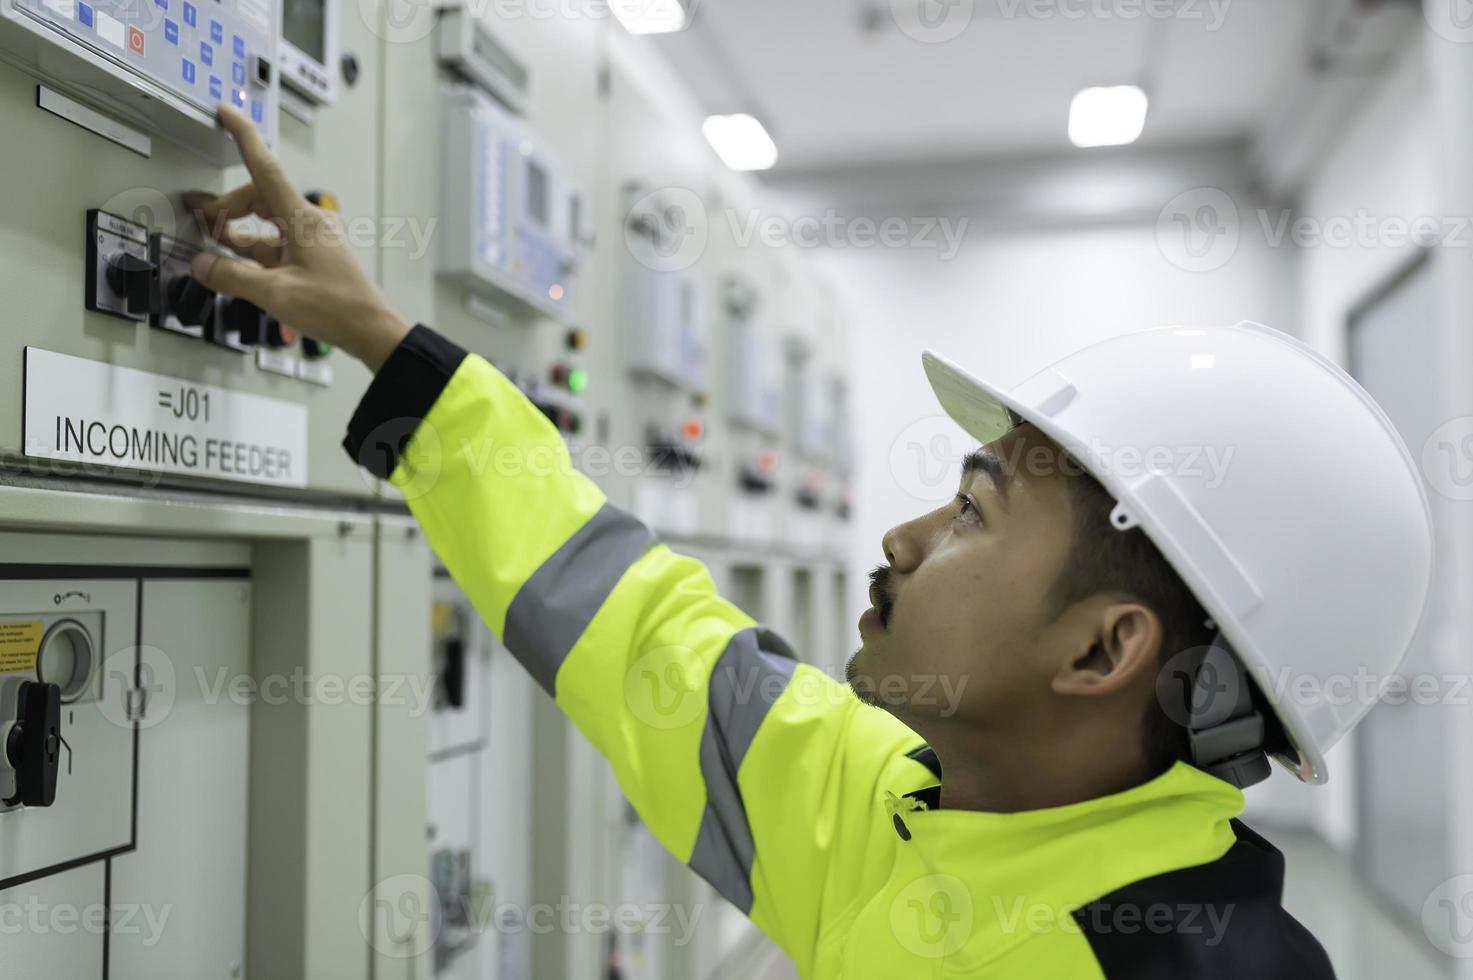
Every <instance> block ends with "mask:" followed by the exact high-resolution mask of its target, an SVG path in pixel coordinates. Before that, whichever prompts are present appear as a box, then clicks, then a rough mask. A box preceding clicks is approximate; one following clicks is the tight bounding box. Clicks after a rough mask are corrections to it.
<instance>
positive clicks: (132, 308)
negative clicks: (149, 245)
mask: <svg viewBox="0 0 1473 980" xmlns="http://www.w3.org/2000/svg"><path fill="white" fill-rule="evenodd" d="M154 268H155V267H154V264H153V263H152V262H150V261H148V259H146V258H144V257H143V256H141V255H134V254H133V253H132V252H119V253H117V254H116V255H114V256H113V257H112V258H111V259H109V260H108V263H107V284H108V285H109V286H110V287H112V291H113V292H115V293H117V294H118V295H119V296H121V297H122V298H123V302H124V303H126V304H127V306H128V312H129V313H132V314H133V315H134V316H142V315H144V314H148V313H152V312H153V272H154Z"/></svg>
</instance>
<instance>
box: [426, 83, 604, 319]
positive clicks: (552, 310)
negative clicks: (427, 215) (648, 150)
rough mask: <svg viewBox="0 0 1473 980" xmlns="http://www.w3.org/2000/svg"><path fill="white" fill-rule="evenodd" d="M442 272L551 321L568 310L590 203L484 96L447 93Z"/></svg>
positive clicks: (522, 127) (529, 135)
mask: <svg viewBox="0 0 1473 980" xmlns="http://www.w3.org/2000/svg"><path fill="white" fill-rule="evenodd" d="M441 111H442V117H441V134H442V135H441V138H442V143H443V149H444V167H443V173H442V185H441V189H440V193H441V207H440V214H441V227H442V228H443V233H442V234H441V236H440V239H441V243H442V244H441V251H440V271H441V272H442V273H445V274H447V275H452V276H457V277H460V278H461V279H462V280H463V281H464V283H465V284H466V286H467V287H468V288H469V289H471V290H473V291H475V292H477V293H480V294H483V295H486V296H488V297H490V298H492V299H494V300H500V301H509V302H510V303H511V304H512V305H514V306H518V307H521V308H523V309H529V310H531V311H533V312H535V313H540V314H542V315H544V316H548V317H552V318H554V319H564V318H565V317H566V315H567V311H568V310H569V308H570V302H571V298H572V293H573V287H574V282H573V280H574V275H575V273H576V271H577V268H578V263H579V259H580V253H581V251H582V249H583V248H584V247H585V246H586V244H587V233H586V232H585V230H584V229H585V228H586V227H587V222H588V220H589V219H588V213H587V212H588V204H587V199H586V196H585V195H584V193H583V192H582V191H581V190H579V189H577V188H576V187H574V186H572V185H571V184H570V183H569V182H568V180H567V178H566V177H565V171H564V170H563V168H562V167H561V165H560V164H559V163H558V162H557V160H556V159H555V158H554V157H553V156H552V155H551V154H550V153H549V152H548V151H547V150H546V149H545V148H544V147H543V146H542V145H541V143H540V140H539V139H538V137H537V134H536V133H535V132H534V131H533V130H532V129H531V127H529V126H527V125H526V124H525V123H524V122H522V121H520V120H517V119H515V118H513V117H512V116H511V115H509V114H508V113H507V112H505V111H504V110H503V109H501V108H500V107H498V106H497V105H496V103H495V102H493V101H492V100H491V98H490V97H489V96H487V95H485V94H484V93H482V92H480V91H478V90H475V89H470V88H452V89H448V90H446V92H445V93H444V96H443V101H442V109H441Z"/></svg>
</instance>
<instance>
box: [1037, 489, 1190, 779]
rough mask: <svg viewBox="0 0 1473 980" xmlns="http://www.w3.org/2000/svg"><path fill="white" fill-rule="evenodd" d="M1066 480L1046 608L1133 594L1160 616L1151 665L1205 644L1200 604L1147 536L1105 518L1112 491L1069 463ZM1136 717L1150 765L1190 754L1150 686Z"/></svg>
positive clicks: (1053, 611)
mask: <svg viewBox="0 0 1473 980" xmlns="http://www.w3.org/2000/svg"><path fill="white" fill-rule="evenodd" d="M1066 479H1067V480H1068V483H1069V509H1070V511H1071V513H1072V514H1073V524H1074V531H1073V546H1072V547H1071V548H1070V550H1069V557H1068V558H1067V559H1066V560H1065V562H1064V568H1063V570H1062V571H1060V572H1059V577H1058V578H1057V579H1055V580H1054V584H1053V586H1052V587H1051V588H1050V589H1049V594H1048V597H1047V602H1048V606H1049V609H1050V613H1049V614H1050V615H1051V616H1056V615H1058V614H1059V613H1062V612H1063V611H1064V610H1065V609H1067V608H1068V607H1069V606H1071V605H1073V604H1074V603H1076V602H1079V601H1080V600H1082V599H1087V598H1089V597H1090V596H1092V595H1096V594H1098V593H1100V592H1111V591H1118V592H1125V593H1128V594H1130V595H1132V596H1135V597H1136V599H1137V600H1139V601H1140V602H1142V603H1144V604H1145V605H1147V606H1149V607H1150V608H1151V609H1152V610H1154V611H1155V613H1156V615H1157V617H1159V618H1160V620H1161V650H1160V653H1159V654H1158V659H1157V667H1158V670H1159V668H1160V667H1163V666H1165V664H1166V663H1167V662H1168V661H1169V660H1170V659H1171V658H1172V657H1174V656H1176V655H1177V654H1178V653H1180V652H1182V651H1183V650H1187V649H1190V648H1192V647H1205V646H1206V645H1207V644H1209V643H1211V642H1212V637H1213V634H1214V632H1215V630H1214V629H1213V628H1211V627H1210V626H1208V625H1207V623H1208V616H1207V611H1206V610H1205V609H1203V608H1202V604H1201V603H1200V602H1198V601H1197V597H1196V596H1195V595H1193V594H1192V590H1191V589H1189V588H1187V585H1186V583H1185V582H1183V581H1182V580H1181V576H1180V575H1178V574H1177V573H1176V569H1174V568H1172V567H1171V564H1170V563H1169V562H1167V560H1166V559H1165V558H1164V557H1162V555H1161V552H1160V551H1158V550H1157V549H1156V546H1155V545H1154V544H1152V543H1151V539H1150V538H1148V537H1146V535H1145V532H1144V531H1142V530H1141V529H1140V528H1138V527H1133V528H1130V529H1129V530H1126V531H1122V530H1120V529H1119V528H1117V527H1115V526H1114V525H1113V524H1111V523H1110V511H1111V510H1113V509H1114V507H1115V498H1114V497H1111V496H1110V494H1109V491H1107V490H1106V489H1105V488H1104V487H1103V486H1101V485H1100V482H1099V481H1098V480H1096V479H1095V478H1094V477H1092V476H1090V475H1089V474H1088V473H1085V472H1083V471H1082V470H1079V469H1078V467H1070V469H1069V471H1068V474H1067V477H1066ZM1141 724H1142V729H1143V736H1144V739H1145V748H1146V761H1147V763H1148V764H1149V765H1150V767H1151V771H1152V772H1156V773H1160V772H1165V771H1166V770H1167V769H1169V768H1171V766H1172V764H1173V763H1174V762H1176V761H1177V760H1181V761H1183V762H1191V761H1192V755H1191V747H1190V745H1189V744H1188V742H1187V730H1186V728H1185V726H1183V725H1181V724H1179V723H1178V722H1176V721H1174V720H1172V718H1171V717H1170V716H1169V715H1167V713H1166V710H1165V709H1164V708H1163V707H1162V704H1161V699H1160V697H1158V696H1157V695H1156V694H1155V693H1154V690H1153V693H1152V696H1151V697H1150V698H1149V699H1148V700H1147V701H1146V711H1145V717H1144V718H1143V719H1142V722H1141Z"/></svg>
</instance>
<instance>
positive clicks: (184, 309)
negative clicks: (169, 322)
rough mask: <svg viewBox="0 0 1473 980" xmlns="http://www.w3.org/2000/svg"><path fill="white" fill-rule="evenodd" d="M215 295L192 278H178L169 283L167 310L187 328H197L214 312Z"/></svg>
mask: <svg viewBox="0 0 1473 980" xmlns="http://www.w3.org/2000/svg"><path fill="white" fill-rule="evenodd" d="M214 307H215V293H214V291H213V290H210V289H207V288H205V286H204V285H203V284H202V283H201V282H200V281H199V280H198V279H196V278H194V277H193V276H178V277H176V278H174V279H172V280H170V282H169V309H170V311H171V312H173V314H174V315H175V316H176V317H178V318H179V322H180V323H182V324H184V325H185V326H187V327H199V326H203V325H204V323H205V322H206V321H207V320H208V319H209V318H210V315H211V313H213V312H214Z"/></svg>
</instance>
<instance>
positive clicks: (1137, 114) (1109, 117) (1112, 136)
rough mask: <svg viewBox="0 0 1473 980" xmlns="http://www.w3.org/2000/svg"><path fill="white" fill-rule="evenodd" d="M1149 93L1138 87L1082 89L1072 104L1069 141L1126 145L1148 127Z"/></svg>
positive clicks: (1078, 144) (1095, 144) (1110, 86)
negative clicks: (1147, 94) (1147, 95)
mask: <svg viewBox="0 0 1473 980" xmlns="http://www.w3.org/2000/svg"><path fill="white" fill-rule="evenodd" d="M1147 101H1148V100H1147V99H1146V93H1145V92H1143V91H1141V89H1140V87H1139V86H1137V85H1107V86H1102V87H1096V88H1085V89H1080V90H1079V92H1078V93H1077V94H1076V95H1075V96H1074V101H1072V102H1071V103H1069V142H1071V143H1073V144H1074V145H1075V146H1123V145H1125V144H1126V143H1134V142H1135V141H1136V140H1137V139H1139V138H1140V135H1141V130H1142V129H1144V128H1145V126H1146V105H1147Z"/></svg>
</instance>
